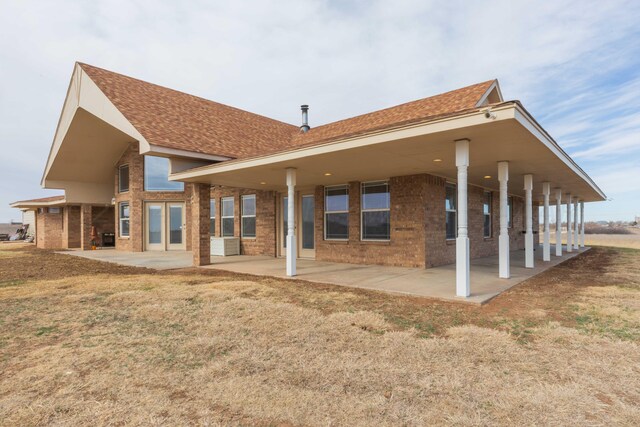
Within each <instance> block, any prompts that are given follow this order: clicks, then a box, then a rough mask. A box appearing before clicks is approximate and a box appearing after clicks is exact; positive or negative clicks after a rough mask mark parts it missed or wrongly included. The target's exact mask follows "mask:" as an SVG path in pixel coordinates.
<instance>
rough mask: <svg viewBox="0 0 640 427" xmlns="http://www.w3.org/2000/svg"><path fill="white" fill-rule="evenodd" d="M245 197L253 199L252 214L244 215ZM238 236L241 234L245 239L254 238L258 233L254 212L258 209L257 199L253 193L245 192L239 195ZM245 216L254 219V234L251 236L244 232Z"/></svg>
mask: <svg viewBox="0 0 640 427" xmlns="http://www.w3.org/2000/svg"><path fill="white" fill-rule="evenodd" d="M247 199H253V206H254V209H255V212H254V213H253V215H245V213H244V201H245V200H247ZM240 211H241V212H240V236H242V237H243V238H245V239H255V238H256V235H257V234H258V223H257V221H256V213H257V211H258V201H257V200H256V195H255V194H245V195H243V196H242V197H241V200H240ZM245 218H253V219H254V221H256V223H255V234H254V235H253V236H247V235H245V234H244V219H245Z"/></svg>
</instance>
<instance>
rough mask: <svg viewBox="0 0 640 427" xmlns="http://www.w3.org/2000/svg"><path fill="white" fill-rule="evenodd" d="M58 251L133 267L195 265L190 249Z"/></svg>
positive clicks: (155, 267) (171, 268)
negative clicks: (162, 250)
mask: <svg viewBox="0 0 640 427" xmlns="http://www.w3.org/2000/svg"><path fill="white" fill-rule="evenodd" d="M56 253H59V254H64V255H73V256H79V257H82V258H88V259H94V260H97V261H105V262H112V263H114V264H121V265H128V266H131V267H146V268H153V269H155V270H173V269H176V268H187V267H191V266H192V265H193V255H192V253H191V252H190V251H167V252H159V251H158V252H152V251H149V252H125V251H117V250H115V249H100V250H96V251H81V250H70V251H59V252H56Z"/></svg>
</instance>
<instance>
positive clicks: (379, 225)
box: [360, 181, 391, 240]
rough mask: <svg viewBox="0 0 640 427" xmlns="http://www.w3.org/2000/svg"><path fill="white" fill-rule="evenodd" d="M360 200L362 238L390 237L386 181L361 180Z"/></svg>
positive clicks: (377, 238)
mask: <svg viewBox="0 0 640 427" xmlns="http://www.w3.org/2000/svg"><path fill="white" fill-rule="evenodd" d="M361 194H362V202H361V205H360V206H361V211H360V212H361V213H360V214H361V227H362V229H361V230H360V233H361V236H362V240H389V239H390V238H391V221H390V219H391V217H390V213H391V198H390V195H389V183H388V182H387V181H376V182H363V183H362V191H361Z"/></svg>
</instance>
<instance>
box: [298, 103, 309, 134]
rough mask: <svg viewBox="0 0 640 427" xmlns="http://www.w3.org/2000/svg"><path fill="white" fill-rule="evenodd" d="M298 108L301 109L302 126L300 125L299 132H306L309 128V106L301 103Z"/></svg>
mask: <svg viewBox="0 0 640 427" xmlns="http://www.w3.org/2000/svg"><path fill="white" fill-rule="evenodd" d="M300 109H301V110H302V126H300V132H302V133H306V132H308V131H309V129H311V128H310V127H309V106H308V105H301V106H300Z"/></svg>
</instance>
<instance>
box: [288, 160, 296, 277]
mask: <svg viewBox="0 0 640 427" xmlns="http://www.w3.org/2000/svg"><path fill="white" fill-rule="evenodd" d="M287 193H288V194H287V251H286V252H287V254H286V255H287V276H295V275H296V257H297V254H296V247H297V245H296V234H295V233H296V229H295V227H296V225H295V218H296V216H295V199H296V197H295V196H296V170H295V169H294V168H287Z"/></svg>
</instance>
